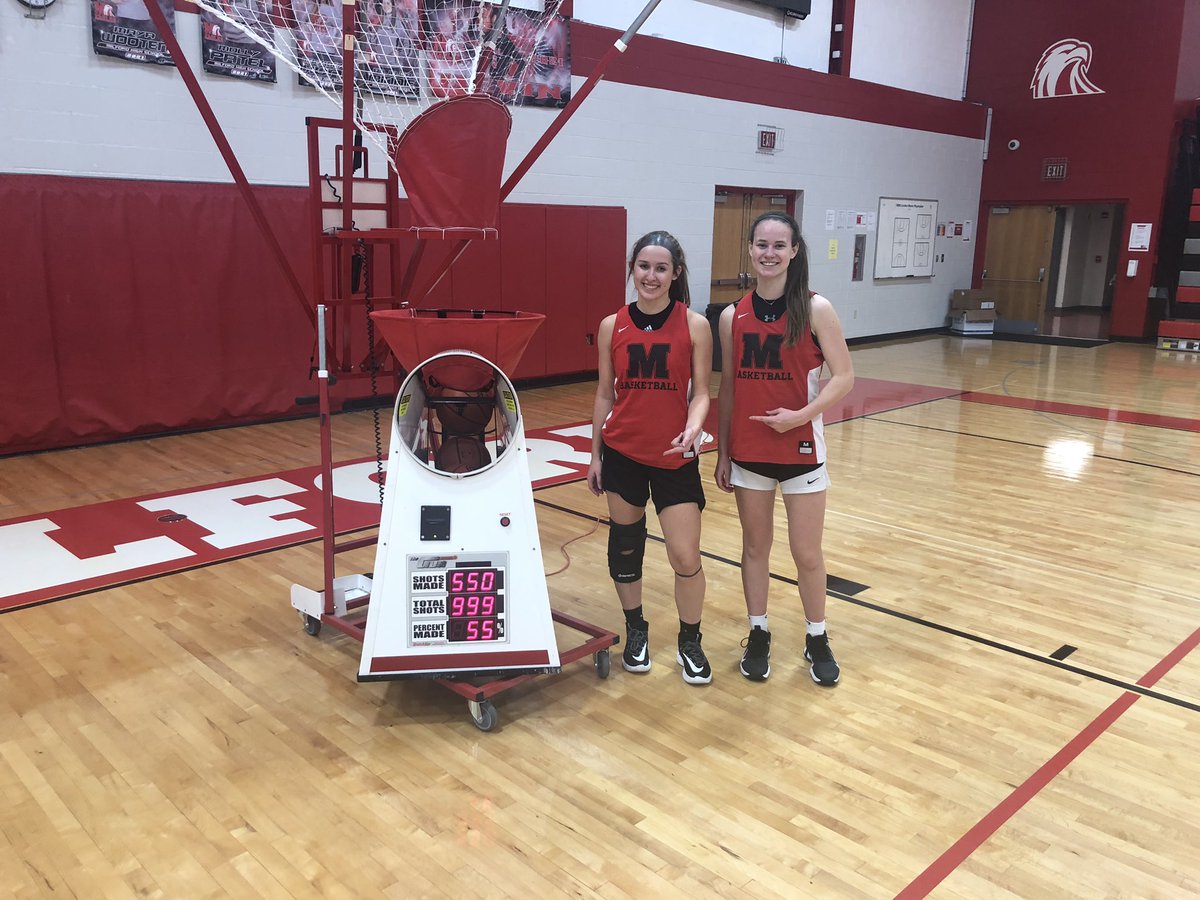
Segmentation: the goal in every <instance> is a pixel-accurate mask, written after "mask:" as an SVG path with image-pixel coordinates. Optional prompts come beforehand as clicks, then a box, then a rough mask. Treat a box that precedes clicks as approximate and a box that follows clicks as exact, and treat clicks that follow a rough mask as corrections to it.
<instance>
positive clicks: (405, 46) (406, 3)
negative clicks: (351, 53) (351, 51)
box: [354, 0, 421, 97]
mask: <svg viewBox="0 0 1200 900" xmlns="http://www.w3.org/2000/svg"><path fill="white" fill-rule="evenodd" d="M358 36H359V40H358V53H357V54H356V55H355V58H354V65H355V69H356V76H357V77H356V78H355V82H356V84H357V87H358V89H359V90H360V91H367V92H369V93H372V94H384V95H386V96H389V97H416V96H418V95H420V93H421V81H420V72H421V60H420V42H421V25H420V16H419V14H418V12H417V0H367V2H366V3H364V4H362V5H360V6H359V8H358Z"/></svg>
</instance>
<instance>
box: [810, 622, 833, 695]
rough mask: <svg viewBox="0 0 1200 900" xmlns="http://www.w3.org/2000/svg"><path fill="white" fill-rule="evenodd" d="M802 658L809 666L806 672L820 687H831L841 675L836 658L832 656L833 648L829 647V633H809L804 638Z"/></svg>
mask: <svg viewBox="0 0 1200 900" xmlns="http://www.w3.org/2000/svg"><path fill="white" fill-rule="evenodd" d="M804 658H805V659H807V660H808V661H809V662H810V663H812V665H811V666H809V669H808V674H809V675H811V676H812V680H813V681H815V682H816V683H817V684H819V685H821V687H833V686H834V685H835V684H837V683H838V679H839V678H841V677H842V670H841V669H840V668H838V664H837V660H836V659H834V658H833V650H831V649H830V647H829V634H828V632H826V633H825V634H810V635H807V636H806V637H805V639H804Z"/></svg>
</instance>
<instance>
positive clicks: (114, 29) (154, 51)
mask: <svg viewBox="0 0 1200 900" xmlns="http://www.w3.org/2000/svg"><path fill="white" fill-rule="evenodd" d="M146 2H151V3H153V2H156V0H145V2H143V0H92V49H93V50H95V51H96V54H97V55H98V56H115V57H117V58H118V59H126V60H129V61H130V62H140V63H153V64H155V65H160V66H173V65H175V63H174V61H173V60H172V59H171V52H170V51H169V50H168V49H167V45H166V44H165V43H163V40H162V38H161V37H160V36H159V34H158V29H157V28H155V27H154V20H153V19H151V18H150V12H149V10H147V9H146ZM157 2H158V5H159V7H160V8H161V9H162V13H163V15H164V16H165V17H166V20H167V24H168V25H169V26H170V28H171V33H172V34H174V33H175V2H174V0H157Z"/></svg>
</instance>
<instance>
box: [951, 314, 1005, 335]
mask: <svg viewBox="0 0 1200 900" xmlns="http://www.w3.org/2000/svg"><path fill="white" fill-rule="evenodd" d="M995 326H996V311H995V310H994V309H952V310H950V330H951V331H952V332H954V333H955V334H992V333H993V331H994V330H995Z"/></svg>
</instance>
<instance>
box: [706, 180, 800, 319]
mask: <svg viewBox="0 0 1200 900" xmlns="http://www.w3.org/2000/svg"><path fill="white" fill-rule="evenodd" d="M795 208H796V195H795V194H794V193H792V192H790V191H763V190H756V189H752V188H718V189H717V192H716V195H715V197H714V198H713V247H712V282H711V287H710V292H709V297H708V302H709V303H734V302H736V301H738V300H740V299H741V298H742V297H743V296H745V294H746V292H747V291H749V290H751V289H752V288H753V287H754V286H755V283H756V282H755V278H754V271H753V269H752V268H751V266H750V223H752V222H753V221H754V220H755V219H756V218H758V217H759V216H760V215H762V214H763V213H766V212H784V213H788V214H791V215H795Z"/></svg>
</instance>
